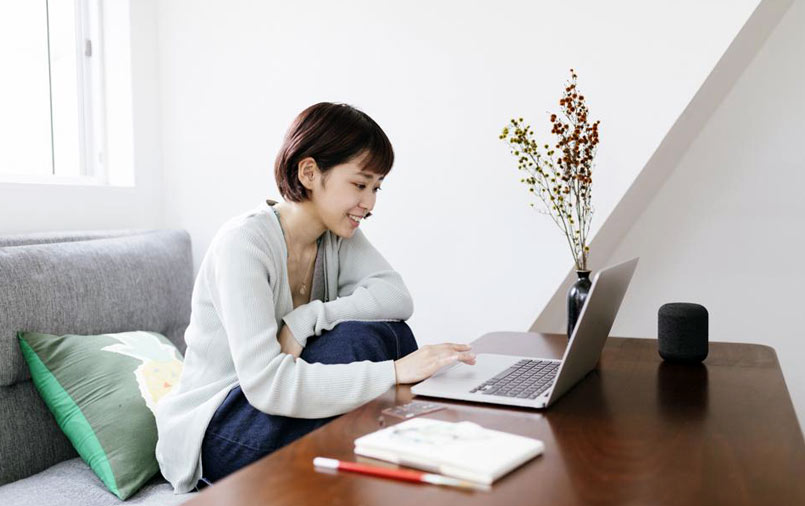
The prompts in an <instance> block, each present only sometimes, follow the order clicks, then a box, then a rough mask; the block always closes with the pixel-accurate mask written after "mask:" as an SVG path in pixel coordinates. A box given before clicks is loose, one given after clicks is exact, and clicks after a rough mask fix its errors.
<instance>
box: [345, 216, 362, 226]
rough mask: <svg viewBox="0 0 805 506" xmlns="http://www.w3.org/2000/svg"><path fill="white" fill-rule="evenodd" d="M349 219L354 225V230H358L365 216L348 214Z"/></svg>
mask: <svg viewBox="0 0 805 506" xmlns="http://www.w3.org/2000/svg"><path fill="white" fill-rule="evenodd" d="M347 217H349V222H350V223H351V224H352V226H353V227H354V228H357V227H358V225H360V224H361V220H362V219H363V216H357V215H354V214H348V215H347Z"/></svg>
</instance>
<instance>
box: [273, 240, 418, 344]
mask: <svg viewBox="0 0 805 506" xmlns="http://www.w3.org/2000/svg"><path fill="white" fill-rule="evenodd" d="M413 312H414V302H413V300H412V298H411V294H410V293H409V292H408V288H406V286H405V283H403V280H402V277H401V276H400V275H399V274H398V273H397V272H396V271H394V269H392V268H391V265H389V263H388V262H387V261H386V259H385V258H383V256H382V255H381V254H380V252H378V251H377V250H376V249H375V248H374V246H372V245H371V243H369V240H368V239H367V238H366V236H365V235H364V234H363V232H361V231H360V230H356V231H355V235H353V236H352V237H351V238H350V239H344V240H342V241H341V246H340V248H339V250H338V298H337V299H336V300H333V301H329V302H322V301H320V300H313V301H310V302H309V303H308V304H304V305H301V306H299V307H297V308H296V309H294V310H293V311H291V312H290V313H288V314H287V315H285V316H284V317H283V321H284V322H285V324H286V325H287V326H288V327H289V329H290V331H291V333H292V334H293V336H294V337H295V338H296V340H297V341H298V342H299V344H300V345H301V346H304V345H305V343H306V342H307V339H308V337H310V336H318V335H321V333H322V331H324V330H332V328H333V327H335V326H336V325H338V324H339V323H341V322H342V321H348V320H356V321H389V320H407V319H408V318H410V317H411V315H412V314H413Z"/></svg>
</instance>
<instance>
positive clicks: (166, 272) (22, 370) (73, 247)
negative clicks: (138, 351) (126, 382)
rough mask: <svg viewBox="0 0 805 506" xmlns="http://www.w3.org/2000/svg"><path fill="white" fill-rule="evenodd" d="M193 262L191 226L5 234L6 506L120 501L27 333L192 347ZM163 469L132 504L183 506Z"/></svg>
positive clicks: (1, 422) (0, 251)
mask: <svg viewBox="0 0 805 506" xmlns="http://www.w3.org/2000/svg"><path fill="white" fill-rule="evenodd" d="M192 288H193V265H192V259H191V250H190V237H189V235H188V234H187V233H186V232H184V231H173V230H157V231H143V230H122V231H107V232H86V233H54V234H46V233H40V234H26V235H14V236H8V235H7V236H0V504H2V505H3V506H10V505H15V504H31V505H34V504H35V505H43V504H65V505H70V506H73V505H76V504H82V505H107V504H119V503H122V502H123V501H120V500H119V499H118V498H117V497H115V496H114V495H113V494H112V493H111V492H109V491H108V490H107V489H106V487H105V486H104V485H103V483H102V482H101V481H100V480H99V479H98V478H97V477H96V476H95V474H94V473H93V472H92V470H91V469H90V468H89V466H87V465H86V464H85V463H84V462H83V461H82V460H81V458H79V457H78V454H77V453H76V452H75V450H74V449H73V447H72V445H71V444H70V442H69V441H68V440H67V438H66V437H65V436H64V434H62V432H61V430H60V429H59V427H58V425H57V424H56V421H55V419H54V418H53V416H52V415H51V414H50V411H48V408H47V407H46V406H45V404H44V402H43V401H42V400H41V399H40V397H39V394H38V393H37V391H36V389H35V388H34V386H33V383H32V382H31V377H30V374H29V371H28V367H27V365H26V364H25V361H24V359H23V357H22V354H21V353H20V350H19V345H18V343H17V339H16V332H17V331H18V330H28V331H36V332H44V333H49V334H58V335H61V334H68V333H69V334H99V333H112V332H123V331H130V330H151V331H154V332H159V333H160V334H163V335H165V336H166V337H168V338H169V339H170V340H171V341H172V342H173V343H174V344H175V345H176V346H177V347H178V348H179V350H180V351H182V353H184V350H185V343H184V330H185V328H186V327H187V324H188V322H189V320H190V298H191V293H192ZM191 497H192V495H191V494H185V495H174V494H173V490H172V488H171V487H170V485H169V484H168V483H167V482H166V481H165V480H164V479H163V478H162V476H161V475H159V474H158V475H157V476H155V477H154V478H153V479H152V480H151V481H150V482H149V483H148V484H147V485H146V486H145V487H144V488H143V489H142V490H140V491H139V492H138V493H137V494H135V495H134V496H132V497H130V498H129V499H128V500H127V501H125V503H131V504H160V505H162V504H180V503H182V502H185V501H187V500H188V499H190V498H191Z"/></svg>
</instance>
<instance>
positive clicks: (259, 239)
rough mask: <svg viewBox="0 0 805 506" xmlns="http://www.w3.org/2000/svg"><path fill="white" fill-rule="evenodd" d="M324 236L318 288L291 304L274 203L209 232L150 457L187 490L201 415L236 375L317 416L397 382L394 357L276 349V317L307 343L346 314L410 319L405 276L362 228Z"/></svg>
mask: <svg viewBox="0 0 805 506" xmlns="http://www.w3.org/2000/svg"><path fill="white" fill-rule="evenodd" d="M320 240H321V242H320V248H319V254H320V256H321V258H322V260H321V261H320V262H319V261H318V260H317V264H319V263H320V265H321V269H320V270H321V271H323V272H322V274H323V275H322V274H320V275H319V276H320V278H319V279H323V282H322V283H319V284H318V286H317V290H321V289H320V288H319V286H321V287H322V288H323V298H317V299H315V300H311V301H310V302H309V303H307V304H303V305H301V306H299V307H297V308H296V309H294V308H293V299H292V297H291V291H290V285H289V283H288V273H287V258H288V252H287V247H286V244H285V239H284V236H283V233H282V229H281V226H280V223H279V220H278V218H277V216H276V214H275V213H274V212H272V211H271V205H270V204H269V203H266V204H262V205H261V206H259V207H258V208H256V209H254V210H253V211H250V212H248V213H245V214H243V215H241V216H238V217H235V218H233V219H231V220H230V221H228V222H227V223H226V224H224V225H223V226H222V227H221V229H220V230H219V231H218V232H217V233H216V235H215V237H214V238H213V240H212V242H211V244H210V247H209V249H208V250H207V253H206V255H205V256H204V259H203V261H202V262H201V267H200V268H199V272H198V276H197V277H196V281H195V285H194V287H193V297H192V301H191V315H190V324H189V326H188V327H187V331H186V332H185V341H186V342H187V351H186V352H185V361H184V369H183V371H182V376H181V378H180V380H179V382H178V384H177V385H176V386H175V387H174V388H173V390H171V392H170V393H169V394H168V395H166V396H165V397H163V398H162V400H161V401H160V402H159V404H157V407H156V421H157V429H158V431H159V439H158V441H157V446H156V457H157V461H158V462H159V465H160V470H161V471H162V474H163V475H164V476H165V478H166V479H167V480H168V481H169V482H171V484H172V485H173V487H174V490H175V491H176V492H178V493H182V492H187V491H189V490H191V489H192V488H193V487H194V486H195V485H196V483H197V481H198V479H199V477H200V476H201V475H202V469H201V451H200V450H201V441H202V439H203V437H204V433H205V431H206V428H207V425H208V424H209V421H210V418H212V415H213V414H214V413H215V411H216V409H217V408H218V406H219V405H220V404H221V402H223V399H224V398H225V397H226V394H227V393H228V392H229V391H230V390H231V389H232V388H234V387H236V386H237V385H240V386H241V388H242V389H243V393H244V395H245V396H246V398H247V399H248V401H249V403H250V404H251V405H252V406H254V407H255V408H256V409H259V410H260V411H263V412H265V413H269V414H275V415H283V416H290V417H296V418H323V417H328V416H333V415H338V414H341V413H345V412H347V411H350V410H352V409H355V408H356V407H358V406H360V405H361V404H364V403H365V402H367V401H369V400H371V399H373V398H375V397H377V396H378V395H380V394H382V393H383V392H385V391H386V390H388V389H389V388H390V387H392V386H393V385H394V384H395V383H396V378H395V371H394V362H393V361H392V360H387V361H385V362H370V361H363V362H353V363H351V364H331V365H325V364H318V363H317V364H310V363H307V362H305V361H304V360H302V359H297V360H294V358H293V357H292V356H291V355H288V354H284V353H282V352H281V350H280V345H279V342H278V341H277V331H278V329H279V322H280V321H283V322H284V323H285V325H287V326H288V327H289V329H290V330H291V332H292V334H293V336H294V338H295V339H296V340H297V341H299V344H300V345H302V346H303V347H304V346H305V344H306V343H307V339H308V337H310V336H314V335H315V336H318V335H321V333H322V332H323V331H324V330H331V329H332V328H333V327H335V326H336V325H337V324H338V323H340V322H342V321H349V320H357V321H394V320H407V319H408V318H410V317H411V314H412V313H413V301H412V300H411V296H410V294H409V293H408V289H407V288H406V287H405V284H404V283H403V281H402V278H401V277H400V275H399V274H398V273H397V272H395V271H394V270H393V269H392V268H391V266H390V265H389V264H388V262H386V260H385V259H384V258H383V257H382V255H380V253H379V252H378V251H377V250H376V249H375V248H374V247H373V246H372V245H371V244H370V243H369V241H368V240H367V239H366V237H365V236H364V235H363V233H362V232H361V231H360V230H355V234H354V235H353V236H352V237H350V238H349V239H342V238H340V237H338V236H336V235H334V234H332V233H331V232H329V231H327V232H325V233H324V234H323V235H322V237H321V239H320ZM318 293H319V294H320V295H321V291H319V292H318Z"/></svg>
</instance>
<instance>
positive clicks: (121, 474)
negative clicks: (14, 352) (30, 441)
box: [17, 331, 182, 499]
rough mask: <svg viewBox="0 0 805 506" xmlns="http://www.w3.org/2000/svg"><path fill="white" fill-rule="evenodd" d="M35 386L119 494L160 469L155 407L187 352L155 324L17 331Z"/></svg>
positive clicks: (123, 494)
mask: <svg viewBox="0 0 805 506" xmlns="http://www.w3.org/2000/svg"><path fill="white" fill-rule="evenodd" d="M17 339H18V340H19V342H20V348H21V350H22V355H23V356H24V357H25V361H26V362H27V363H28V367H29V368H30V370H31V377H32V379H33V382H34V385H35V386H36V389H37V390H38V391H39V394H40V395H41V396H42V399H44V401H45V404H47V406H48V408H49V409H50V411H51V413H53V416H54V417H56V422H57V423H58V424H59V427H61V429H62V431H64V434H65V435H66V436H67V438H68V439H69V440H70V442H71V443H72V444H73V446H74V447H75V449H76V451H78V454H79V455H80V456H81V458H82V459H84V462H86V463H87V464H88V465H89V466H90V467H91V468H92V470H93V471H95V474H97V475H98V477H99V478H100V479H101V481H103V483H104V484H105V485H106V487H107V488H108V489H109V490H110V491H111V492H112V493H113V494H115V495H116V496H117V497H119V498H120V499H126V498H127V497H129V496H131V495H132V494H134V493H135V492H137V490H139V489H140V487H142V486H143V485H144V484H145V483H146V482H147V481H148V480H149V479H150V478H151V477H152V476H154V474H156V473H157V471H158V470H159V465H158V464H157V460H156V457H155V455H154V449H155V448H156V443H157V427H156V421H155V419H154V408H155V406H156V404H157V402H159V400H160V399H161V398H162V397H163V396H164V395H165V394H167V393H168V392H169V391H170V389H171V388H172V387H173V385H175V384H176V383H177V382H178V381H179V376H180V374H181V372H182V355H181V354H180V353H179V350H177V349H176V347H175V346H173V344H171V342H170V341H168V340H167V339H166V338H165V337H163V336H161V335H159V334H157V333H154V332H143V331H135V332H122V333H119V334H101V335H97V336H79V335H71V334H68V335H64V336H53V335H50V334H38V333H35V332H18V333H17Z"/></svg>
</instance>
